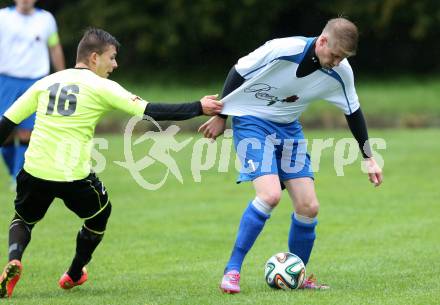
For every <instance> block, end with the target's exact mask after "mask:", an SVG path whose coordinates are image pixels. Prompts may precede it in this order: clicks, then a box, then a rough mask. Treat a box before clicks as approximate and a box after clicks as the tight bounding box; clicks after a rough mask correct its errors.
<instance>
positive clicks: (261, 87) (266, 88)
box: [244, 83, 299, 106]
mask: <svg viewBox="0 0 440 305" xmlns="http://www.w3.org/2000/svg"><path fill="white" fill-rule="evenodd" d="M272 89H275V90H276V89H278V88H276V87H272V86H271V85H268V84H265V83H258V84H253V85H251V86H249V87H246V88H244V92H245V93H252V94H254V95H255V98H257V99H259V100H263V101H268V103H267V105H266V106H272V105H273V104H275V103H294V102H296V101H297V100H298V99H299V96H298V95H291V96H288V97H286V98H281V97H278V96H276V95H273V94H272V93H271V92H270V91H271V90H272Z"/></svg>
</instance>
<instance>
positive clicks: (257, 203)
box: [252, 196, 273, 215]
mask: <svg viewBox="0 0 440 305" xmlns="http://www.w3.org/2000/svg"><path fill="white" fill-rule="evenodd" d="M252 205H253V206H254V207H255V208H256V209H257V210H258V211H260V212H262V213H264V214H266V215H270V213H272V210H273V208H272V207H271V206H270V205H269V204H268V203H267V202H265V201H264V200H262V199H261V198H258V196H257V197H255V199H254V200H253V201H252Z"/></svg>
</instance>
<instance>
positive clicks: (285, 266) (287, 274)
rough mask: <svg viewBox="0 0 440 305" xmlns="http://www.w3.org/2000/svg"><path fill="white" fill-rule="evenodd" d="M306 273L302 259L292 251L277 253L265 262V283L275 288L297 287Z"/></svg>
mask: <svg viewBox="0 0 440 305" xmlns="http://www.w3.org/2000/svg"><path fill="white" fill-rule="evenodd" d="M305 275H306V267H305V266H304V263H303V261H302V260H301V259H300V258H299V257H298V256H296V255H295V254H293V253H289V252H283V253H277V254H275V255H274V256H272V257H271V258H269V260H268V261H267V262H266V266H265V271H264V277H265V279H266V283H267V284H268V285H269V286H270V287H272V288H275V289H297V288H299V287H301V285H302V283H303V282H304V278H305Z"/></svg>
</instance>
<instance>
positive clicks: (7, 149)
mask: <svg viewBox="0 0 440 305" xmlns="http://www.w3.org/2000/svg"><path fill="white" fill-rule="evenodd" d="M1 151H2V156H3V160H5V163H6V167H7V168H8V172H9V175H11V176H12V175H13V174H14V164H15V144H14V143H11V144H9V145H5V146H2V148H1Z"/></svg>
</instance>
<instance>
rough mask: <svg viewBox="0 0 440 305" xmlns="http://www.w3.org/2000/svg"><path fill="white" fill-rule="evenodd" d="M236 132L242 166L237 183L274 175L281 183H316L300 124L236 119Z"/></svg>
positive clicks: (237, 148)
mask: <svg viewBox="0 0 440 305" xmlns="http://www.w3.org/2000/svg"><path fill="white" fill-rule="evenodd" d="M232 130H233V132H234V146H235V151H236V152H237V155H238V158H239V159H240V161H241V164H242V168H241V170H240V175H239V177H238V179H237V183H239V182H242V181H252V180H254V179H255V178H257V177H260V176H264V175H272V174H274V175H278V177H279V178H280V181H286V180H289V179H295V178H302V177H310V178H312V179H313V171H312V168H311V164H310V156H309V154H308V153H307V142H306V141H305V139H304V134H303V132H302V127H301V124H300V123H299V122H298V121H295V122H293V123H287V124H283V123H275V122H271V121H267V120H263V119H260V118H257V117H253V116H241V117H233V119H232Z"/></svg>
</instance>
